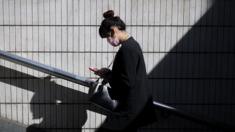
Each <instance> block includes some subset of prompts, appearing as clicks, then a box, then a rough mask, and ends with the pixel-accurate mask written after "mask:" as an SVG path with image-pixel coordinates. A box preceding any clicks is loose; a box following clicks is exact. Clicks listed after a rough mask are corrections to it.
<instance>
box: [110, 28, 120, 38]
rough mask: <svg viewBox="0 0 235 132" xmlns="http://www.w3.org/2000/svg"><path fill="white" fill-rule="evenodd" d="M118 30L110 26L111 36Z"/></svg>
mask: <svg viewBox="0 0 235 132" xmlns="http://www.w3.org/2000/svg"><path fill="white" fill-rule="evenodd" d="M118 31H119V29H118V27H116V26H112V27H111V37H113V36H114V34H115V33H117V32H118Z"/></svg>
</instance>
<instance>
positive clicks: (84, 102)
mask: <svg viewBox="0 0 235 132" xmlns="http://www.w3.org/2000/svg"><path fill="white" fill-rule="evenodd" d="M0 72H1V73H5V78H6V79H1V80H0V81H1V82H4V83H6V84H10V85H13V86H16V87H18V88H22V89H24V90H28V91H32V92H34V95H33V98H32V100H31V102H30V109H31V112H32V114H33V118H34V119H40V118H43V120H42V122H41V123H40V124H33V125H31V126H29V127H28V128H27V132H53V131H58V132H63V131H66V132H67V131H71V132H73V131H76V132H81V130H82V126H83V125H84V124H85V123H86V121H87V112H86V110H87V109H89V110H92V111H95V112H98V113H102V110H101V109H99V108H97V107H95V106H90V104H89V102H88V95H87V94H86V93H82V92H79V91H76V90H72V89H70V88H68V87H64V86H61V85H58V84H56V83H55V82H53V81H51V80H50V79H49V78H36V77H34V76H31V75H28V74H24V73H22V72H19V71H16V70H13V69H9V68H7V67H3V66H0ZM9 78H10V79H9ZM57 101H61V103H60V104H58V103H56V102H57ZM22 105H23V104H22ZM102 114H104V113H102Z"/></svg>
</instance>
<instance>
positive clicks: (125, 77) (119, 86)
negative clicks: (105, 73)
mask: <svg viewBox="0 0 235 132" xmlns="http://www.w3.org/2000/svg"><path fill="white" fill-rule="evenodd" d="M138 59H139V55H138V53H137V52H136V51H135V50H133V49H130V48H125V49H121V50H120V51H119V52H118V53H117V55H116V58H115V62H114V65H113V69H112V72H111V73H112V78H111V79H110V81H109V83H110V86H111V88H112V89H111V91H110V95H111V98H112V99H116V100H120V101H121V100H126V98H127V97H128V95H129V93H130V90H131V88H132V87H133V84H134V83H135V77H136V68H137V65H138Z"/></svg>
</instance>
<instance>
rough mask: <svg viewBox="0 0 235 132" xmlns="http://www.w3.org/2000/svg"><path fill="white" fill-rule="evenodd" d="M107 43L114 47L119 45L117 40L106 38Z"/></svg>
mask: <svg viewBox="0 0 235 132" xmlns="http://www.w3.org/2000/svg"><path fill="white" fill-rule="evenodd" d="M107 41H108V43H109V44H111V45H112V46H114V47H116V46H118V45H119V40H118V39H117V38H112V37H108V38H107Z"/></svg>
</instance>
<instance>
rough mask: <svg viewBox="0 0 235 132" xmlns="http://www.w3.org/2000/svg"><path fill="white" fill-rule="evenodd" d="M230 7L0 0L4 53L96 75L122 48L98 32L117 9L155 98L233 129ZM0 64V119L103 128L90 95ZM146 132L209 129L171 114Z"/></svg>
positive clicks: (152, 0) (209, 2) (192, 1)
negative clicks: (93, 70) (140, 54)
mask: <svg viewBox="0 0 235 132" xmlns="http://www.w3.org/2000/svg"><path fill="white" fill-rule="evenodd" d="M234 6H235V5H234V2H233V1H232V0H0V48H1V50H5V51H8V52H11V53H12V54H17V55H20V56H23V57H26V58H29V59H32V60H35V61H38V62H42V63H44V64H47V65H50V66H53V67H57V68H60V69H63V70H65V71H68V72H71V73H75V74H79V75H82V76H86V77H96V76H94V75H93V74H92V73H91V72H89V70H88V67H89V66H96V67H106V66H107V65H108V64H109V63H110V62H111V61H112V59H113V57H114V55H115V52H116V51H117V50H118V49H115V48H113V47H111V46H109V45H108V44H107V42H106V40H102V39H101V38H100V37H99V35H98V28H99V24H100V22H101V21H102V19H103V18H102V13H103V12H104V11H106V10H107V9H113V10H114V11H115V13H116V14H117V15H119V16H120V17H121V18H122V19H123V20H124V21H125V22H126V24H127V30H128V32H129V33H130V34H131V35H132V36H133V37H134V38H136V40H137V41H138V42H139V43H140V45H141V47H142V49H143V53H144V57H145V61H146V66H147V70H148V74H149V78H150V82H149V84H150V85H151V86H152V88H153V93H154V98H155V100H158V101H161V102H164V103H167V104H170V105H173V106H175V107H177V108H181V109H184V110H186V111H188V112H193V113H197V114H202V115H206V116H208V117H212V118H215V119H218V120H222V121H224V122H232V121H233V122H234V117H235V115H234V112H233V111H234V110H235V108H234V97H233V94H234V93H235V91H234V90H233V87H234V77H235V71H234V69H233V67H234V64H235V63H234V59H233V58H234V51H235V47H234V42H235V41H234V37H233V34H234V18H235V17H234V15H235V14H234ZM0 64H1V65H0V70H1V74H0V116H1V118H6V119H8V120H11V121H13V122H18V124H22V125H23V127H24V126H27V127H28V130H29V131H35V130H34V127H39V128H42V129H41V130H44V131H50V132H54V131H59V132H64V131H66V132H67V131H71V132H72V131H76V132H78V131H94V130H95V128H97V127H99V125H100V124H101V123H102V122H103V121H104V119H105V116H104V115H102V114H100V113H99V112H98V110H97V108H95V107H94V106H91V105H90V104H89V102H88V100H87V99H88V97H87V92H88V89H87V88H85V87H82V86H79V85H77V84H74V83H71V82H68V81H65V80H61V79H59V78H56V77H53V78H52V80H49V79H47V78H45V77H46V76H47V75H46V74H44V73H41V72H38V71H35V70H31V69H28V68H26V67H22V66H20V65H16V64H14V63H10V62H7V61H4V60H2V59H1V60H0ZM58 102H61V103H60V104H58ZM0 125H2V124H0ZM3 125H4V124H3ZM0 128H1V127H0ZM142 130H143V131H147V130H148V131H203V130H205V131H210V130H209V129H207V128H206V127H205V126H200V125H197V124H195V123H192V122H190V121H187V120H184V119H181V118H178V117H174V116H170V117H168V118H166V119H159V121H158V122H156V124H152V125H150V126H148V127H146V128H143V129H142Z"/></svg>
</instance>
